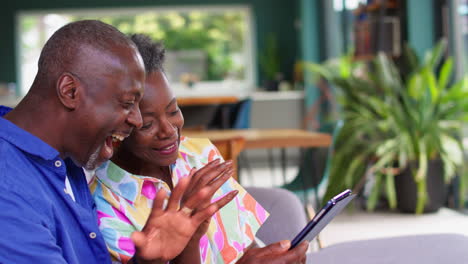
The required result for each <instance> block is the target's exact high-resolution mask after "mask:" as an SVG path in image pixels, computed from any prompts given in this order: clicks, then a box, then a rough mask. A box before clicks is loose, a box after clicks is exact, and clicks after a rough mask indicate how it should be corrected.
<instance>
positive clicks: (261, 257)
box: [236, 240, 309, 264]
mask: <svg viewBox="0 0 468 264" xmlns="http://www.w3.org/2000/svg"><path fill="white" fill-rule="evenodd" d="M290 247H291V242H290V241H288V240H283V241H280V242H277V243H274V244H271V245H268V246H266V247H263V248H249V249H247V250H246V251H245V253H244V255H243V256H242V257H241V258H240V259H239V260H238V261H237V262H236V264H250V263H252V264H253V263H255V264H286V263H291V264H296V263H305V261H306V255H305V254H306V251H307V248H308V247H309V243H308V242H307V241H304V242H302V243H301V244H299V245H298V246H297V247H295V248H294V249H291V250H289V248H290Z"/></svg>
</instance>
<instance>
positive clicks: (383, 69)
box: [308, 40, 468, 213]
mask: <svg viewBox="0 0 468 264" xmlns="http://www.w3.org/2000/svg"><path fill="white" fill-rule="evenodd" d="M445 49H446V41H445V40H442V41H440V42H439V43H438V44H437V45H436V46H435V47H434V48H433V49H432V50H431V51H429V52H428V53H427V54H426V56H425V58H424V59H423V60H420V59H419V58H418V57H417V56H416V54H415V52H414V51H413V50H412V49H411V48H408V47H407V48H406V51H405V54H404V56H403V60H402V61H403V62H404V63H401V65H400V66H399V67H397V66H396V65H395V63H394V61H393V60H392V59H390V58H388V57H387V56H386V55H384V54H378V55H377V56H376V57H375V59H373V60H372V62H371V63H370V65H368V64H365V63H361V62H355V61H353V58H352V56H351V55H347V56H345V57H343V58H340V59H339V60H338V61H336V60H335V61H328V62H325V63H324V64H321V65H318V64H309V65H308V67H309V69H310V70H312V71H313V72H315V73H318V74H319V75H320V76H322V77H324V78H325V79H326V80H328V81H329V82H330V83H331V84H332V85H334V86H335V87H336V88H337V90H338V91H339V93H340V95H339V97H338V98H339V103H340V105H341V108H342V109H341V112H342V118H343V121H344V126H343V128H342V129H341V130H340V133H339V135H338V137H337V138H336V146H335V153H334V155H333V159H332V168H331V172H330V176H329V181H328V187H327V191H326V194H325V197H324V200H325V201H326V200H327V199H328V198H329V197H331V196H333V194H335V193H337V192H339V191H340V190H342V189H344V188H355V189H360V188H361V187H362V186H363V185H364V183H365V182H366V181H367V180H369V177H368V176H369V175H373V177H372V179H373V187H372V188H371V192H370V195H369V197H368V200H367V208H368V209H370V210H372V209H374V208H375V206H376V203H377V200H378V198H379V196H380V193H381V191H382V190H384V193H385V194H386V198H387V200H388V203H389V205H390V207H391V208H396V207H397V205H398V202H400V203H401V202H402V201H403V200H402V199H400V198H401V197H397V195H398V196H401V195H403V194H404V193H403V192H401V189H402V188H399V189H398V192H397V189H396V188H395V180H396V179H401V178H399V177H405V176H404V175H409V178H410V179H411V180H412V181H413V182H414V186H415V190H414V191H412V193H411V195H412V196H413V197H414V199H415V202H413V204H414V209H411V210H414V212H416V213H422V212H424V211H425V210H426V211H433V210H437V209H438V207H437V206H435V207H433V206H429V207H428V206H427V205H428V204H429V202H430V201H431V200H434V198H433V197H437V195H434V194H430V195H428V188H427V186H428V185H427V178H428V177H427V176H428V171H429V169H428V168H432V167H433V166H434V168H435V167H437V164H440V166H439V167H440V168H441V173H439V174H435V177H436V179H437V178H438V179H439V180H440V179H442V181H441V182H444V183H447V182H448V181H450V179H452V178H453V176H454V175H455V174H456V171H457V169H459V168H460V166H462V163H463V161H462V160H463V146H462V143H461V139H460V134H459V133H460V131H461V126H462V123H463V121H466V120H468V118H467V117H468V115H467V113H468V111H467V110H468V78H467V77H464V78H463V79H462V80H461V81H458V82H455V83H454V82H452V72H453V60H452V58H444V53H445ZM402 173H403V175H402ZM397 175H398V176H397ZM397 182H399V181H397ZM438 185H439V187H441V189H442V191H443V190H444V189H445V188H444V185H443V184H438ZM463 185H464V184H461V186H463ZM431 186H433V185H432V184H431ZM430 191H432V190H430ZM439 196H440V195H439ZM442 196H443V195H442ZM439 206H440V205H439ZM403 210H404V211H407V210H408V209H407V208H404V209H403Z"/></svg>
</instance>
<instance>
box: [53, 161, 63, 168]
mask: <svg viewBox="0 0 468 264" xmlns="http://www.w3.org/2000/svg"><path fill="white" fill-rule="evenodd" d="M60 166H62V162H61V161H60V160H56V161H55V167H57V168H58V167H60Z"/></svg>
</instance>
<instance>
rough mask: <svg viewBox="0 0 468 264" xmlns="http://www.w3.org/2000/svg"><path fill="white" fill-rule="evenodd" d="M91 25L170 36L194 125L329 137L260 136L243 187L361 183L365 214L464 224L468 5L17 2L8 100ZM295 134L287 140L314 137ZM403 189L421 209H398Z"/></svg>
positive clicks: (305, 193)
mask: <svg viewBox="0 0 468 264" xmlns="http://www.w3.org/2000/svg"><path fill="white" fill-rule="evenodd" d="M81 19H99V20H102V21H104V22H106V23H109V24H112V25H114V26H115V27H117V28H118V29H119V30H121V31H122V32H124V33H125V34H132V33H145V34H148V35H149V36H151V37H152V38H153V39H155V40H161V41H163V43H164V44H165V46H166V49H167V59H166V66H165V68H166V73H167V76H168V78H169V80H170V82H171V85H172V87H173V88H174V90H175V91H176V94H177V96H178V97H179V100H180V101H179V105H180V107H181V108H182V111H183V113H184V116H185V118H186V128H187V131H192V132H193V133H203V132H204V131H219V130H226V129H229V130H232V129H234V130H236V129H243V130H251V131H255V132H259V131H260V132H259V133H260V134H262V133H263V132H262V131H266V130H275V131H276V130H281V129H282V130H285V131H286V129H295V130H300V131H306V132H308V133H309V134H308V135H309V136H310V138H313V137H315V136H317V135H325V136H328V137H324V138H318V139H317V140H318V141H320V140H323V142H322V143H323V144H322V143H320V142H319V143H317V144H315V145H313V144H304V145H301V144H300V143H294V144H295V145H291V146H289V145H284V144H282V143H281V144H280V143H278V145H275V143H274V142H273V143H271V144H270V145H268V147H258V148H257V147H255V146H254V145H252V144H251V143H249V142H250V141H249V140H250V139H248V138H247V139H246V142H245V148H244V147H242V150H240V151H238V153H236V155H235V158H236V159H239V179H240V181H241V183H242V184H244V185H246V186H266V187H272V186H275V187H283V188H287V189H289V190H291V191H293V192H295V193H296V194H297V195H298V197H300V198H301V199H302V201H303V202H304V203H312V204H313V206H314V207H315V208H319V207H320V204H321V202H322V201H323V200H327V199H328V198H329V197H331V196H332V194H336V193H337V192H338V191H339V190H342V189H345V188H350V189H353V190H355V192H357V193H358V194H359V195H360V199H358V200H359V201H358V202H357V204H358V205H357V208H359V209H358V211H359V210H364V211H365V210H366V209H367V210H369V211H374V212H382V210H383V212H411V213H415V212H416V213H423V212H425V213H426V214H429V215H430V214H431V213H436V215H435V216H434V217H440V214H442V215H443V216H442V218H441V219H445V220H446V221H454V219H456V220H457V221H458V220H459V219H464V218H457V217H465V215H464V214H465V208H466V202H465V200H466V199H465V198H466V196H467V186H468V185H467V184H466V179H465V178H466V177H467V176H466V173H465V168H464V167H465V166H464V164H465V150H464V145H465V144H466V143H467V142H468V141H467V140H466V139H465V138H468V129H466V127H467V126H466V122H467V121H468V119H467V117H468V116H467V115H466V113H467V112H466V110H468V101H467V100H468V80H467V77H466V71H467V69H468V0H380V1H378V0H373V1H371V0H289V1H284V0H223V1H220V0H218V1H216V0H152V1H151V0H137V1H135V0H117V1H115V0H113V1H111V0H93V1H88V0H81V1H56V0H43V1H32V0H16V1H8V2H6V3H2V8H1V9H0V32H2V37H1V40H0V103H1V104H6V105H10V106H14V105H15V104H16V103H17V102H18V101H19V100H20V99H21V97H22V96H24V95H25V94H26V93H27V91H28V89H29V87H30V85H31V83H32V81H33V79H34V76H35V74H36V71H37V60H38V57H39V54H40V51H41V48H42V46H43V45H44V43H45V41H46V40H47V39H48V38H49V37H50V35H51V34H52V33H53V32H54V31H55V30H57V29H58V28H60V27H61V26H63V25H65V24H66V23H69V22H71V21H76V20H81ZM90 63H92V62H90ZM465 98H466V99H465ZM288 131H289V130H288ZM288 131H286V132H284V131H283V132H284V133H283V134H282V135H281V137H282V139H281V140H283V141H285V138H286V141H287V139H288V136H289V137H290V139H291V141H295V142H299V141H307V140H309V139H308V138H307V137H299V136H298V138H294V137H295V136H294V135H295V134H293V133H292V132H291V131H289V132H288ZM288 133H289V134H288ZM314 133H315V134H314ZM263 135H266V132H265V133H264V134H263ZM252 140H253V139H252ZM275 140H276V139H275ZM278 140H280V139H278ZM278 142H279V141H278ZM464 143H465V144H464ZM249 144H251V145H249ZM312 145H313V146H314V147H311V146H312ZM237 155H239V156H237ZM433 160H435V161H434V162H432V161H433ZM431 171H437V172H436V173H435V174H436V176H435V178H436V180H435V183H430V182H428V178H429V176H428V175H429V174H430V173H429V172H431ZM405 173H406V174H405ZM401 175H407V176H401ZM402 177H403V178H407V179H409V180H410V181H411V182H412V183H410V185H411V184H412V185H413V187H412V188H413V189H411V190H408V189H407V187H405V186H407V185H404V187H400V185H399V182H400V180H399V179H402ZM432 186H441V187H442V190H441V191H439V193H436V194H434V193H432V192H430V189H431V188H432ZM440 192H441V193H440ZM403 193H410V195H412V196H413V198H409V199H410V200H411V199H412V202H410V205H409V207H403V208H401V207H398V205H402V204H403V203H404V201H403V200H404V199H406V198H401V197H402V196H403ZM416 197H425V198H423V199H422V200H421V199H419V200H418V199H417V198H416ZM435 200H440V201H439V203H438V205H435V206H434V207H431V206H432V205H429V201H435ZM411 203H412V204H411ZM439 208H443V209H442V211H440V210H439ZM447 208H450V209H449V210H450V212H449V213H447V211H444V210H445V209H447ZM383 217H384V218H388V217H389V216H388V215H384V216H383ZM405 217H406V216H405ZM353 219H354V218H352V217H348V218H346V216H344V217H343V218H342V219H341V220H342V221H341V222H340V223H342V224H345V223H350V221H351V222H352V220H353ZM356 219H357V218H356ZM378 219H380V218H378ZM392 219H393V218H392ZM405 219H406V218H405ZM437 219H438V220H437V221H443V220H440V219H439V218H437ZM447 219H448V220H447ZM359 221H365V220H363V219H361V218H359ZM404 221H406V220H404ZM467 222H468V221H467ZM405 225H408V224H407V222H405ZM337 228H338V229H336V230H340V232H344V231H343V230H342V229H339V228H340V227H337ZM424 228H425V226H423V227H421V229H420V230H423V229H424ZM331 230H333V229H331ZM467 230H468V229H467ZM369 232H371V231H369ZM372 232H374V231H372ZM353 235H354V236H358V235H357V234H352V235H350V236H353ZM329 236H330V240H333V239H334V238H336V237H337V236H335V237H334V236H333V234H330V235H329ZM352 238H354V237H352ZM337 240H339V239H337Z"/></svg>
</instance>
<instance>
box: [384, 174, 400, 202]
mask: <svg viewBox="0 0 468 264" xmlns="http://www.w3.org/2000/svg"><path fill="white" fill-rule="evenodd" d="M385 187H386V188H385V190H386V193H387V200H388V204H389V206H390V208H391V209H396V206H397V198H396V191H395V175H393V174H392V173H391V170H388V171H387V173H385Z"/></svg>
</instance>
